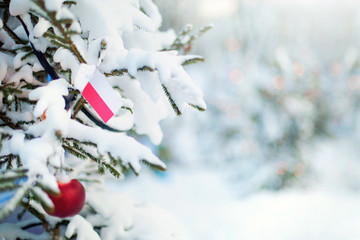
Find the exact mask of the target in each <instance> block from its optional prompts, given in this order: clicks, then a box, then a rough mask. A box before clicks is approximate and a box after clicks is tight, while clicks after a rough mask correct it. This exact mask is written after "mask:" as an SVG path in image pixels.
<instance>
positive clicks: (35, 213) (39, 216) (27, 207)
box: [20, 201, 49, 230]
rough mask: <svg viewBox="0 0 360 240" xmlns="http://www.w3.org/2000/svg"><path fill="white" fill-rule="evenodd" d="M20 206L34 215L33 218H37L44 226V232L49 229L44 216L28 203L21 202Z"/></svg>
mask: <svg viewBox="0 0 360 240" xmlns="http://www.w3.org/2000/svg"><path fill="white" fill-rule="evenodd" d="M20 204H21V206H23V207H24V208H26V210H28V211H29V212H30V213H31V214H32V215H34V216H35V217H37V218H38V219H39V220H40V221H41V222H42V223H43V225H44V228H45V229H46V230H48V227H49V223H48V221H47V220H46V218H45V216H44V215H43V214H42V213H40V212H38V211H37V210H36V209H35V208H34V207H32V206H31V205H30V204H29V203H27V202H23V201H21V202H20Z"/></svg>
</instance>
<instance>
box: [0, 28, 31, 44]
mask: <svg viewBox="0 0 360 240" xmlns="http://www.w3.org/2000/svg"><path fill="white" fill-rule="evenodd" d="M3 28H4V30H5V31H6V32H7V33H8V34H9V36H10V37H11V38H12V39H14V41H15V42H16V43H17V44H24V45H25V44H26V42H25V41H24V40H22V39H21V38H19V36H18V35H16V33H14V32H13V31H12V30H11V29H10V28H9V27H8V26H7V25H6V24H4V25H3Z"/></svg>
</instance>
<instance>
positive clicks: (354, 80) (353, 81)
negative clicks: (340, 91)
mask: <svg viewBox="0 0 360 240" xmlns="http://www.w3.org/2000/svg"><path fill="white" fill-rule="evenodd" d="M359 85H360V79H359V77H358V76H356V75H354V76H352V77H350V78H349V80H348V86H349V88H350V89H351V90H355V89H356V88H358V87H359Z"/></svg>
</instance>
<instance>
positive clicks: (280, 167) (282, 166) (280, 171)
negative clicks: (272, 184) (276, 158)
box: [276, 161, 289, 176]
mask: <svg viewBox="0 0 360 240" xmlns="http://www.w3.org/2000/svg"><path fill="white" fill-rule="evenodd" d="M288 169H289V167H288V164H287V162H285V161H280V162H278V164H276V173H277V175H279V176H282V175H285V173H286V172H287V171H288Z"/></svg>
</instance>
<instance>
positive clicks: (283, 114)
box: [109, 0, 360, 240]
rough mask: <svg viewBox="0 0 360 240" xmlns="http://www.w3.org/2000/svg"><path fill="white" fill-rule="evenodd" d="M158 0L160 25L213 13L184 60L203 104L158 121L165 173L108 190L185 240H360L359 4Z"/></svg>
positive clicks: (202, 20)
mask: <svg viewBox="0 0 360 240" xmlns="http://www.w3.org/2000/svg"><path fill="white" fill-rule="evenodd" d="M155 2H156V3H158V5H159V7H160V12H161V13H162V15H163V18H164V21H163V28H164V29H166V28H168V27H173V28H175V30H177V31H180V30H181V29H182V27H183V26H185V25H186V24H187V23H193V25H194V28H195V29H199V28H201V27H202V26H203V25H205V24H207V23H214V28H213V29H212V30H211V31H210V32H208V33H207V34H205V35H204V36H203V37H202V38H201V39H199V40H198V41H197V42H196V43H195V46H194V48H193V50H192V53H194V54H200V55H203V56H205V58H206V59H207V61H206V62H205V63H202V64H197V65H196V66H194V67H189V68H188V70H189V71H190V73H191V76H192V77H193V79H194V80H195V82H196V83H197V84H198V85H200V87H201V88H202V89H203V90H204V95H205V100H206V102H207V105H208V109H207V111H206V112H205V113H198V112H195V111H189V112H188V113H187V114H184V115H183V116H182V117H180V118H176V119H170V120H168V121H164V122H162V125H163V127H164V140H163V142H162V145H161V146H160V147H156V146H153V150H154V151H157V152H158V154H159V156H160V158H161V159H164V160H167V161H168V170H167V171H166V172H165V173H164V174H158V173H155V172H153V171H151V170H144V171H143V172H142V174H141V176H140V177H131V176H129V177H128V178H126V179H125V180H124V182H123V183H124V184H122V185H120V187H119V186H118V185H117V184H115V183H112V182H110V183H109V184H110V185H111V186H113V188H114V190H115V191H119V192H121V193H128V194H129V195H130V196H132V197H134V198H137V199H140V200H145V201H149V202H152V203H154V204H156V205H159V206H161V207H162V208H164V209H165V210H167V211H168V212H170V213H171V214H173V215H174V216H175V217H176V218H177V219H178V220H179V221H180V222H181V223H182V224H183V225H184V226H185V227H186V228H187V229H188V232H189V235H190V236H191V237H192V238H193V239H198V240H205V239H206V240H223V239H226V240H233V239H234V240H235V239H247V240H253V239H254V240H255V239H276V240H281V239H299V240H300V239H314V240H315V239H326V240H332V239H359V238H360V227H359V226H360V205H359V200H360V194H359V189H360V161H359V148H358V144H359V134H360V132H359V131H360V115H359V114H360V112H359V106H360V105H359V103H360V98H359V86H360V78H359V76H358V74H359V69H360V68H359V64H360V56H359V46H360V3H358V2H357V1H351V0H347V1H335V0H334V1H332V0H313V1H306V0H302V1H301V0H292V1H286V0H266V1H265V0H263V1H261V0H238V1H236V0H226V1H225V0H224V1H216V0H201V1H196V2H194V1H185V0H182V1H167V0H157V1H155ZM144 141H145V142H146V141H147V140H146V139H145V140H144Z"/></svg>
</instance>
